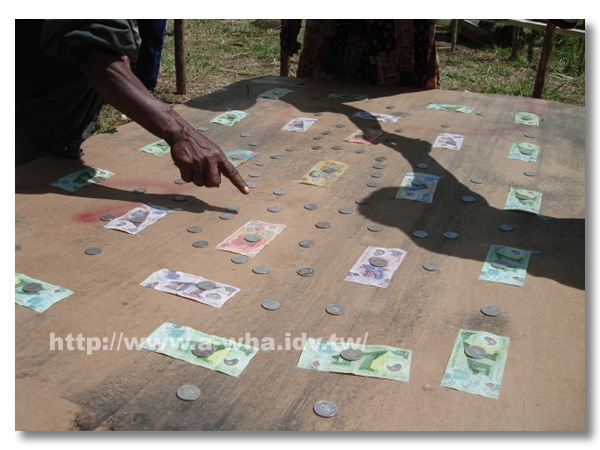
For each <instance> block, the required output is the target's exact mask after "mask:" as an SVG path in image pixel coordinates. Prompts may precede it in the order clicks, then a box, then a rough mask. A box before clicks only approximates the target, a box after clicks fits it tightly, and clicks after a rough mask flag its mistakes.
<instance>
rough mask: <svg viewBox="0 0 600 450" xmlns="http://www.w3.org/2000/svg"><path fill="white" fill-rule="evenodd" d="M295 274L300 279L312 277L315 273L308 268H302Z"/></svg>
mask: <svg viewBox="0 0 600 450" xmlns="http://www.w3.org/2000/svg"><path fill="white" fill-rule="evenodd" d="M297 273H298V275H300V276H301V277H310V276H312V275H314V273H315V271H314V270H313V269H311V268H310V267H302V268H301V269H298V272H297Z"/></svg>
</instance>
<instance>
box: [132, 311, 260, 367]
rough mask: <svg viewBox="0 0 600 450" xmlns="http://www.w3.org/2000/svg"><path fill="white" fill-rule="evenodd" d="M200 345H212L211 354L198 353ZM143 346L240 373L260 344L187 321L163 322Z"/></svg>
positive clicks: (182, 358) (203, 347) (175, 356)
mask: <svg viewBox="0 0 600 450" xmlns="http://www.w3.org/2000/svg"><path fill="white" fill-rule="evenodd" d="M196 346H199V348H202V349H212V354H209V353H210V351H208V352H207V353H206V354H209V356H196V355H195V354H194V353H192V350H194V348H196ZM142 348H143V349H144V350H148V351H151V352H156V353H162V354H163V355H167V356H170V357H172V358H176V359H180V360H182V361H187V362H189V363H191V364H195V365H197V366H201V367H205V368H207V369H211V370H216V371H217V372H222V373H224V374H227V375H231V376H232V377H238V376H240V375H241V373H242V372H243V371H244V369H245V368H246V366H247V365H248V364H249V363H250V361H251V360H252V358H254V355H256V353H258V348H256V347H252V346H250V345H246V344H243V343H240V342H235V341H232V340H229V339H224V338H221V337H218V336H214V335H212V334H206V333H203V332H201V331H198V330H195V329H193V328H190V327H186V326H183V325H175V324H173V323H170V322H165V323H163V324H162V325H161V326H160V327H158V328H157V329H156V330H154V332H153V333H152V334H151V335H150V336H148V337H147V338H146V340H145V341H144V342H143V343H142Z"/></svg>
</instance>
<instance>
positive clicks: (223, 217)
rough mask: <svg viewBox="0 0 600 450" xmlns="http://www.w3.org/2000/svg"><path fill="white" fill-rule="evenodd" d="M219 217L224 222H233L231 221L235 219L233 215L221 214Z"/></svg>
mask: <svg viewBox="0 0 600 450" xmlns="http://www.w3.org/2000/svg"><path fill="white" fill-rule="evenodd" d="M219 217H220V218H221V219H223V220H231V219H233V218H234V217H235V216H234V215H233V214H231V213H221V214H220V215H219Z"/></svg>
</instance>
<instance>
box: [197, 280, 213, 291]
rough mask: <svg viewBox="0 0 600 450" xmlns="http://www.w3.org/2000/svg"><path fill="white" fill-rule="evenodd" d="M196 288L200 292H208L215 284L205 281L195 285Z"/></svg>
mask: <svg viewBox="0 0 600 450" xmlns="http://www.w3.org/2000/svg"><path fill="white" fill-rule="evenodd" d="M196 287H197V288H198V289H200V290H201V291H210V290H212V289H214V288H215V287H216V284H215V283H214V282H213V281H209V280H205V281H200V282H198V283H196Z"/></svg>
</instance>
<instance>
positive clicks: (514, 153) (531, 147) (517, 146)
mask: <svg viewBox="0 0 600 450" xmlns="http://www.w3.org/2000/svg"><path fill="white" fill-rule="evenodd" d="M539 151H540V146H539V145H535V144H530V143H529V142H513V144H512V146H511V147H510V151H509V152H508V157H509V158H510V159H518V160H520V161H526V162H532V163H534V162H536V161H537V157H538V153H539Z"/></svg>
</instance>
